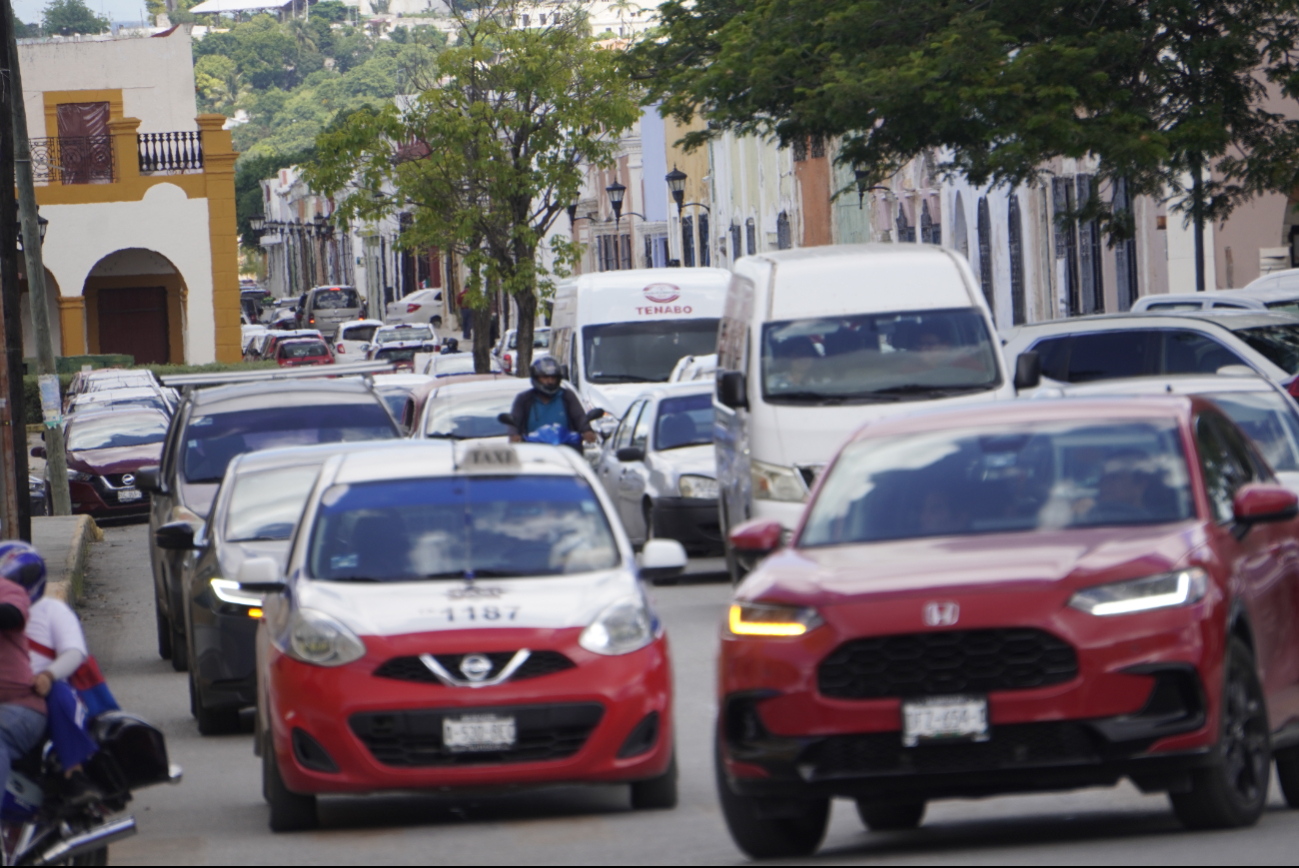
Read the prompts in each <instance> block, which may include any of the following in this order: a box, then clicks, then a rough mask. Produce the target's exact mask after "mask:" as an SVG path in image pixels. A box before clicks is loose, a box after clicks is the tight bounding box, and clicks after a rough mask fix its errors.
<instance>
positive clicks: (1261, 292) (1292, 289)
mask: <svg viewBox="0 0 1299 868" xmlns="http://www.w3.org/2000/svg"><path fill="white" fill-rule="evenodd" d="M1236 291H1237V292H1239V293H1240V294H1242V295H1246V296H1248V297H1250V298H1254V299H1257V300H1259V301H1261V302H1263V303H1264V304H1265V305H1267V308H1268V310H1279V311H1285V312H1287V313H1299V268H1287V269H1284V270H1282V271H1274V272H1272V273H1271V274H1264V275H1262V276H1261V277H1257V278H1255V279H1254V280H1251V281H1250V282H1249V283H1247V284H1245V286H1244V288H1242V289H1240V290H1236Z"/></svg>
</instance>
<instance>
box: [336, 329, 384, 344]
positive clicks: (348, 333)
mask: <svg viewBox="0 0 1299 868" xmlns="http://www.w3.org/2000/svg"><path fill="white" fill-rule="evenodd" d="M377 328H379V327H378V326H377V325H365V326H352V327H351V328H347V329H343V340H345V341H368V340H370V339H371V338H373V337H374V332H375V330H376V329H377Z"/></svg>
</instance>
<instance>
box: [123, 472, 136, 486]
mask: <svg viewBox="0 0 1299 868" xmlns="http://www.w3.org/2000/svg"><path fill="white" fill-rule="evenodd" d="M122 487H123V488H134V487H135V474H134V473H123V474H122Z"/></svg>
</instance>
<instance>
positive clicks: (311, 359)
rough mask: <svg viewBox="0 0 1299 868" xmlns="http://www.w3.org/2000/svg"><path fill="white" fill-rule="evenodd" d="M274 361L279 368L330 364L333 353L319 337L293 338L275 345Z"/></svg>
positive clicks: (332, 361)
mask: <svg viewBox="0 0 1299 868" xmlns="http://www.w3.org/2000/svg"><path fill="white" fill-rule="evenodd" d="M275 361H276V362H277V363H279V366H280V367H281V368H296V367H301V366H302V365H332V364H333V363H334V354H333V353H331V352H330V351H329V346H328V345H327V344H326V343H325V342H324V340H323V339H321V338H293V339H291V340H287V341H280V342H279V343H277V344H276V345H275Z"/></svg>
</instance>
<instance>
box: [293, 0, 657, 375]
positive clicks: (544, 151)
mask: <svg viewBox="0 0 1299 868" xmlns="http://www.w3.org/2000/svg"><path fill="white" fill-rule="evenodd" d="M461 6H463V7H468V8H467V9H460V8H456V9H454V10H453V12H452V17H453V19H454V20H455V22H456V30H457V31H458V32H457V36H458V39H457V44H456V46H455V47H453V48H447V49H445V50H444V51H443V52H442V53H441V54H439V55H437V57H436V59H435V61H434V62H433V65H432V68H431V70H430V72H429V74H428V75H427V77H426V78H425V82H424V87H423V88H422V90H421V92H420V93H419V96H418V98H417V99H416V100H415V101H414V102H413V104H411V105H409V106H406V107H405V108H402V107H399V106H397V105H395V104H393V103H388V104H386V105H384V106H383V107H382V108H381V109H379V110H374V111H364V112H357V113H355V114H352V115H351V116H350V117H348V118H347V119H346V121H345V122H343V123H340V124H339V125H338V126H337V127H336V128H335V129H333V130H331V131H330V132H327V133H325V134H324V135H322V136H320V138H319V139H318V140H317V147H316V152H317V162H316V163H315V164H313V165H312V166H308V167H307V168H306V177H307V180H308V183H310V184H311V186H312V187H313V188H314V189H316V190H322V191H326V190H327V191H339V192H340V193H341V198H340V202H339V208H340V211H341V212H342V214H343V215H344V217H345V219H368V218H374V217H378V216H380V215H382V214H385V213H390V212H391V211H392V210H393V209H394V208H396V207H400V206H405V205H409V206H411V208H412V215H413V218H414V221H413V223H412V225H411V226H410V227H409V229H408V231H407V232H406V233H404V236H403V239H404V242H405V243H407V244H408V245H411V246H415V247H426V246H432V245H436V246H438V247H439V248H441V249H442V250H444V251H448V252H453V253H455V254H456V255H457V256H459V257H461V258H462V260H463V262H464V263H465V265H466V266H467V267H468V270H469V272H470V279H469V281H468V285H467V287H466V289H467V290H468V293H467V299H468V304H469V306H470V307H472V308H473V309H474V319H475V329H474V335H475V339H474V362H475V367H476V368H477V370H479V371H486V370H487V354H488V350H489V347H488V337H487V333H488V329H487V327H486V326H487V322H488V318H489V317H490V310H489V306H490V299H491V295H492V293H493V292H494V291H495V290H497V289H501V290H504V291H505V292H507V293H510V294H511V295H513V296H514V298H515V301H516V302H517V304H518V307H519V322H518V328H519V347H520V351H521V355H522V358H521V359H520V361H519V365H520V370H526V369H527V367H528V365H529V364H530V361H531V360H530V355H531V353H530V348H531V347H532V330H533V325H534V322H535V318H536V310H537V303H538V290H539V289H543V290H544V288H545V287H546V286H547V285H548V279H549V275H547V274H545V273H544V272H543V270H542V269H541V267H540V266H539V264H538V262H537V252H538V248H539V246H540V244H541V243H542V239H543V238H544V237H545V235H546V232H547V231H548V230H549V229H550V227H551V226H552V225H553V224H554V222H555V220H556V219H558V217H559V215H560V214H562V213H563V212H564V209H565V207H566V206H567V205H568V203H569V202H571V201H573V199H574V197H575V196H576V194H577V192H578V189H579V188H580V186H581V182H582V178H583V174H584V167H585V166H586V165H592V166H607V165H609V164H610V163H611V162H612V160H613V155H614V153H615V148H616V146H617V144H616V143H617V139H618V136H619V134H621V133H622V132H624V131H625V130H627V129H629V128H630V127H631V125H632V124H633V123H635V121H636V119H637V117H638V114H639V113H638V109H637V97H638V95H639V94H638V92H637V90H636V88H635V86H634V85H633V83H632V81H631V80H630V77H629V76H628V75H627V74H626V73H625V71H623V69H622V68H621V66H620V64H619V61H618V58H617V57H616V56H615V55H614V53H613V52H609V51H601V50H599V49H598V48H596V47H595V45H594V44H593V40H592V39H591V36H590V34H589V30H587V28H586V27H585V23H584V21H583V19H581V17H580V16H578V15H575V14H567V15H564V16H563V17H562V18H561V19H560V20H561V21H562V22H563V23H560V24H557V25H554V26H550V27H547V28H535V29H533V28H529V29H515V28H513V27H512V26H511V22H513V21H514V20H515V17H514V16H515V14H516V12H518V7H519V6H520V4H518V3H516V2H514V0H474V2H469V0H465V2H462V3H460V4H458V7H461ZM572 11H574V12H575V11H576V6H574V8H573V10H572ZM408 47H409V46H408ZM389 189H390V190H393V191H394V192H393V193H392V194H391V195H383V194H380V193H378V192H377V191H380V190H389ZM555 253H556V258H557V261H558V262H559V263H560V267H561V268H563V267H565V266H566V264H571V263H572V262H573V261H575V260H576V257H577V255H578V254H579V251H578V249H577V247H576V245H572V244H570V243H566V242H559V243H558V244H557V246H556V247H555Z"/></svg>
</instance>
